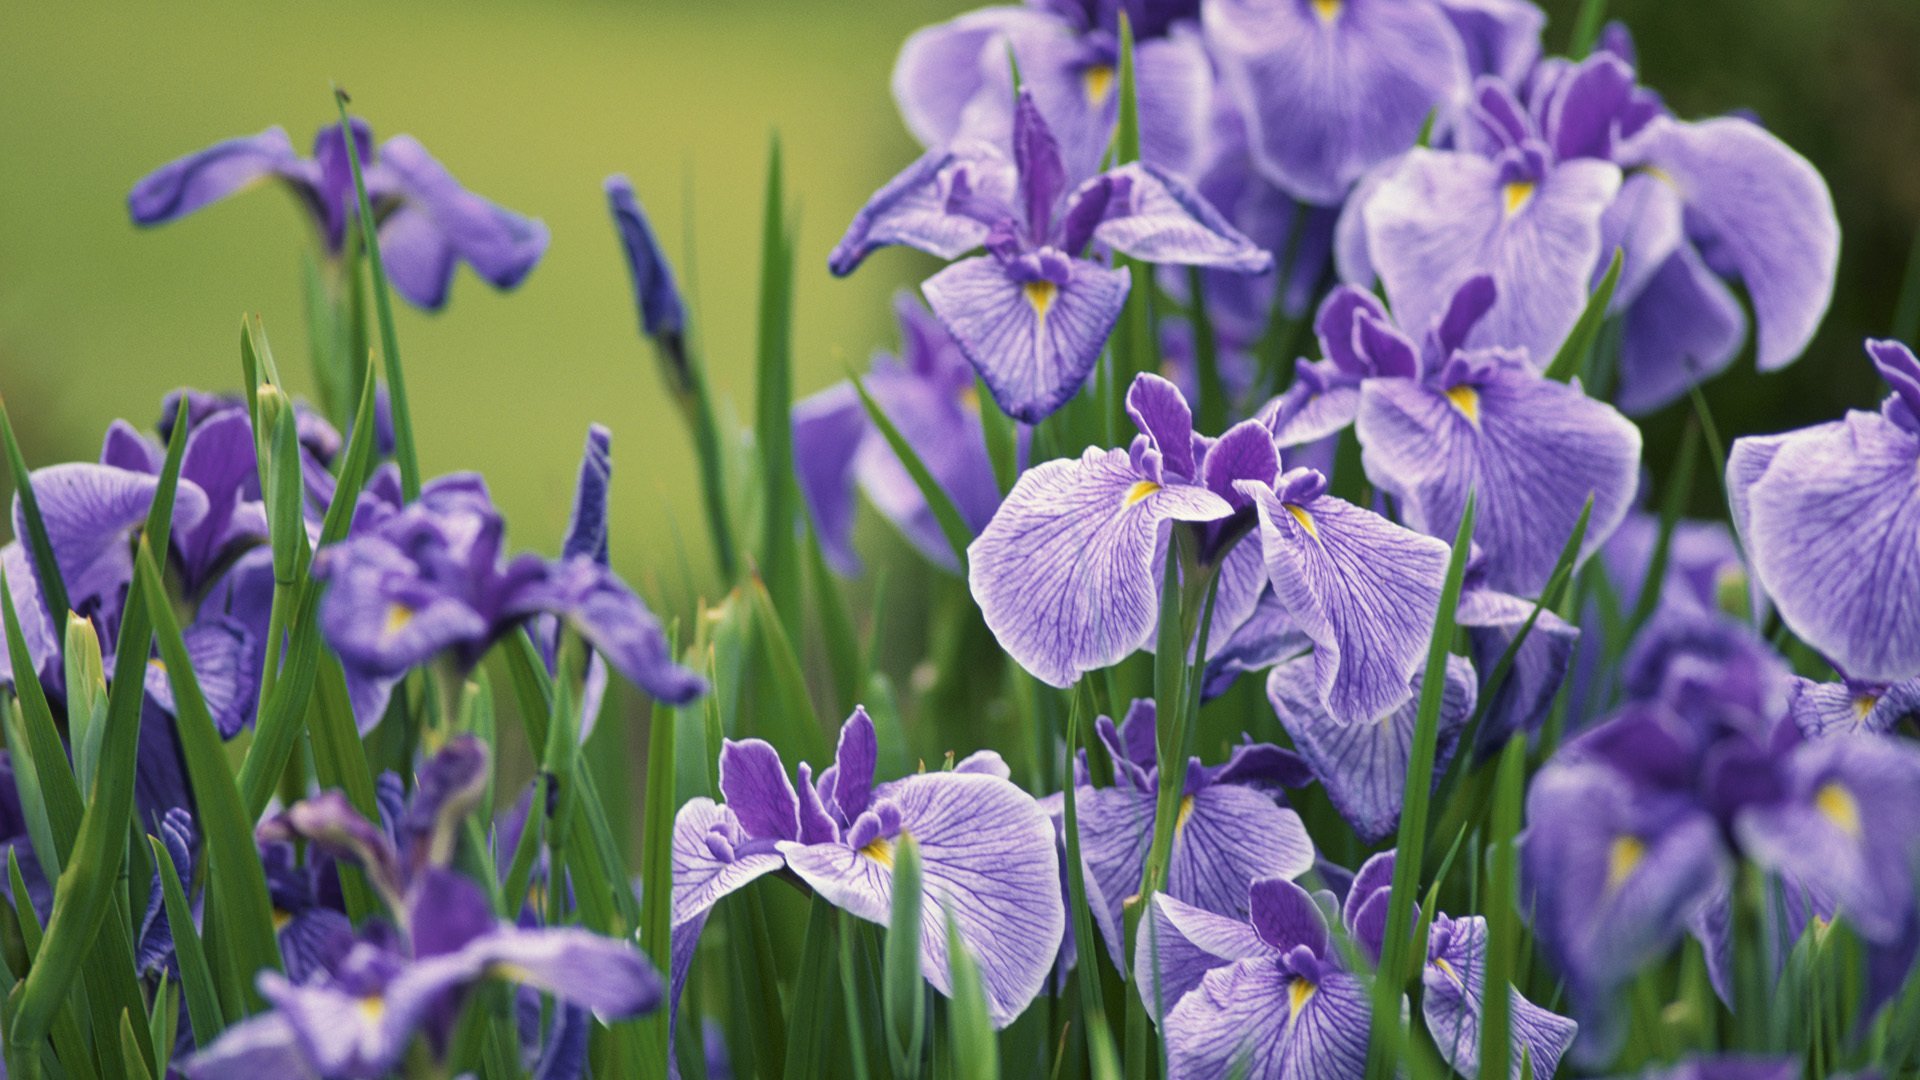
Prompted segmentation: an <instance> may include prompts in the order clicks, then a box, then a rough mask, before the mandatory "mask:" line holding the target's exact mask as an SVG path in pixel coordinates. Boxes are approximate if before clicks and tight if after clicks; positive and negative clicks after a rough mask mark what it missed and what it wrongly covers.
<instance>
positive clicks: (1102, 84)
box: [1080, 64, 1113, 105]
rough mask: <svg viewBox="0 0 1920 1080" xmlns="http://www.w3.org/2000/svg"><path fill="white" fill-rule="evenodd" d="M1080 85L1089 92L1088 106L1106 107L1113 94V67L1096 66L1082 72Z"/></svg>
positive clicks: (1108, 65)
mask: <svg viewBox="0 0 1920 1080" xmlns="http://www.w3.org/2000/svg"><path fill="white" fill-rule="evenodd" d="M1080 85H1081V87H1082V88H1084V89H1085V90H1086V92H1087V104H1089V105H1105V104H1106V103H1107V98H1108V97H1110V96H1112V94H1113V65H1112V64H1094V65H1093V66H1091V67H1089V68H1087V69H1086V70H1085V71H1082V72H1081V73H1080Z"/></svg>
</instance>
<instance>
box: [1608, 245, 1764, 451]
mask: <svg viewBox="0 0 1920 1080" xmlns="http://www.w3.org/2000/svg"><path fill="white" fill-rule="evenodd" d="M1746 340H1747V319H1746V313H1745V312H1744V311H1743V310H1742V309H1741V307H1740V300H1739V298H1738V297H1736V296H1734V295H1733V290H1731V289H1729V288H1727V286H1726V283H1725V282H1723V281H1721V280H1720V279H1719V278H1717V277H1715V276H1713V273H1712V271H1710V270H1708V269H1707V265H1706V263H1705V262H1704V261H1702V260H1701V258H1700V254H1699V252H1697V251H1696V250H1694V248H1693V246H1692V245H1691V244H1682V245H1680V246H1679V247H1678V248H1676V249H1675V250H1674V252H1673V254H1672V255H1670V256H1669V257H1668V258H1667V260H1666V261H1665V262H1663V263H1661V264H1660V265H1659V267H1658V268H1657V269H1656V270H1655V271H1654V272H1653V274H1652V276H1651V277H1649V278H1648V279H1647V282H1646V286H1645V287H1644V288H1642V289H1641V290H1640V293H1639V295H1638V296H1637V297H1636V298H1635V299H1634V301H1633V303H1632V305H1631V306H1629V307H1628V308H1627V311H1626V316H1625V319H1624V323H1623V328H1622V332H1621V337H1620V387H1619V390H1618V391H1617V392H1616V394H1615V395H1614V396H1615V397H1616V398H1618V399H1619V402H1620V408H1622V409H1623V410H1625V411H1627V412H1629V413H1632V414H1634V415H1636V416H1640V415H1644V414H1646V413H1650V412H1652V411H1654V410H1655V409H1658V408H1661V407H1662V406H1664V405H1667V404H1669V403H1671V402H1673V401H1675V400H1678V399H1679V398H1680V397H1681V396H1682V395H1684V394H1685V393H1686V392H1687V389H1688V388H1689V387H1692V386H1696V385H1698V384H1700V383H1703V382H1705V381H1707V380H1708V379H1711V378H1713V377H1714V376H1715V375H1718V374H1720V373H1721V372H1722V371H1725V370H1726V369H1727V366H1728V365H1729V364H1732V363H1733V360H1734V357H1736V356H1738V355H1739V354H1740V347H1741V346H1742V345H1744V344H1746Z"/></svg>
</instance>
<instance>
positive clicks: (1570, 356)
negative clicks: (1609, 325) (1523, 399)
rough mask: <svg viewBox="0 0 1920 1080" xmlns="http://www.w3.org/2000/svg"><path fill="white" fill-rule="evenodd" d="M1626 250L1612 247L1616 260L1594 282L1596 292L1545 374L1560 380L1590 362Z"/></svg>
mask: <svg viewBox="0 0 1920 1080" xmlns="http://www.w3.org/2000/svg"><path fill="white" fill-rule="evenodd" d="M1624 257H1625V255H1624V253H1623V252H1622V251H1621V250H1620V249H1619V248H1614V249H1613V261H1611V262H1609V263H1608V264H1607V272H1606V274H1605V275H1604V276H1603V277H1601V279H1600V284H1599V285H1598V286H1595V288H1594V290H1593V295H1591V296H1589V297H1587V306H1586V309H1585V310H1583V311H1581V312H1580V318H1578V319H1576V320H1575V321H1574V324H1573V329H1572V330H1570V331H1568V332H1567V340H1565V341H1563V342H1561V343H1560V351H1559V352H1557V353H1554V354H1553V362H1552V363H1551V364H1548V365H1547V370H1546V376H1547V378H1549V379H1558V380H1559V381H1561V382H1566V381H1567V380H1569V379H1571V378H1573V377H1574V376H1575V375H1578V374H1579V373H1580V370H1581V369H1582V368H1584V367H1585V366H1586V364H1587V356H1588V355H1589V354H1590V353H1592V352H1593V342H1594V339H1595V338H1597V337H1599V336H1600V324H1601V323H1603V322H1606V321H1607V305H1609V304H1611V303H1613V290H1614V288H1615V287H1617V286H1618V285H1619V284H1620V265H1621V261H1622V259H1623V258H1624Z"/></svg>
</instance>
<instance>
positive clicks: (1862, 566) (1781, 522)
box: [1729, 412, 1920, 682]
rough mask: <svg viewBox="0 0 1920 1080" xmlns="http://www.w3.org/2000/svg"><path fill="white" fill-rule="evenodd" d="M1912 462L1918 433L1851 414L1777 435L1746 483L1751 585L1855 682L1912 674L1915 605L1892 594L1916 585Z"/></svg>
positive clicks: (1919, 662)
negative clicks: (1757, 473)
mask: <svg viewBox="0 0 1920 1080" xmlns="http://www.w3.org/2000/svg"><path fill="white" fill-rule="evenodd" d="M1741 441H1742V442H1745V441H1746V440H1741ZM1916 462H1920V439H1916V437H1915V436H1914V435H1912V434H1910V433H1908V432H1906V431H1904V430H1902V429H1901V428H1899V427H1898V426H1896V425H1894V424H1893V423H1892V422H1890V421H1888V420H1887V419H1885V418H1884V417H1882V416H1881V415H1880V414H1878V413H1864V412H1853V413H1849V414H1847V418H1846V420H1845V421H1844V422H1842V423H1840V424H1835V425H1824V426H1822V427H1818V428H1812V429H1809V430H1807V431H1802V432H1798V433H1795V434H1794V435H1791V436H1788V437H1786V438H1785V439H1784V440H1782V441H1781V442H1780V444H1779V447H1778V450H1777V452H1776V453H1775V454H1774V455H1773V458H1772V461H1771V464H1769V465H1768V466H1767V467H1766V471H1765V473H1764V475H1762V476H1761V478H1760V479H1759V480H1758V481H1757V482H1756V483H1754V484H1752V485H1751V487H1749V488H1748V489H1747V494H1746V503H1747V512H1748V515H1749V520H1748V521H1747V527H1746V528H1743V529H1742V539H1743V540H1744V541H1745V542H1746V548H1747V551H1748V552H1749V553H1750V554H1751V556H1752V559H1753V565H1754V569H1755V572H1756V573H1757V574H1758V576H1759V578H1760V583H1761V584H1762V585H1763V586H1764V587H1765V588H1766V590H1767V593H1768V594H1769V595H1770V596H1772V597H1773V600H1774V604H1775V605H1776V606H1777V607H1778V608H1779V610H1780V615H1781V617H1782V618H1783V619H1785V620H1786V622H1787V625H1788V626H1790V627H1792V628H1793V631H1794V633H1796V634H1798V635H1799V636H1800V638H1801V640H1803V641H1805V642H1806V643H1807V644H1809V645H1811V646H1813V647H1814V648H1816V649H1818V650H1820V651H1821V652H1822V653H1824V654H1826V655H1827V656H1828V657H1829V658H1830V659H1832V660H1833V662H1834V663H1835V664H1836V665H1838V666H1839V667H1840V668H1841V670H1843V671H1845V672H1846V673H1847V674H1848V675H1849V676H1852V677H1853V678H1856V679H1871V680H1875V681H1879V682H1895V681H1899V680H1902V679H1906V678H1910V677H1912V676H1913V675H1915V674H1920V608H1916V607H1915V606H1914V605H1911V604H1904V603H1896V602H1892V601H1891V600H1890V598H1892V597H1898V596H1906V595H1910V591H1911V590H1912V589H1920V541H1917V540H1916V539H1915V538H1916V536H1920V482H1917V481H1916V477H1915V468H1916ZM1729 468H1730V469H1731V468H1732V466H1731V465H1730V466H1729Z"/></svg>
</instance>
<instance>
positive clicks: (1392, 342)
mask: <svg viewBox="0 0 1920 1080" xmlns="http://www.w3.org/2000/svg"><path fill="white" fill-rule="evenodd" d="M1498 306H1499V298H1498V296H1497V293H1496V290H1495V286H1494V284H1493V279H1492V278H1490V277H1487V276H1485V275H1478V276H1475V277H1471V278H1468V279H1467V280H1465V281H1464V282H1463V283H1462V284H1461V285H1460V286H1459V288H1458V289H1457V290H1456V291H1455V292H1454V293H1453V294H1452V295H1451V296H1450V298H1449V299H1448V300H1447V302H1446V305H1445V307H1444V308H1443V309H1441V310H1439V311H1438V312H1436V313H1435V314H1434V316H1433V318H1432V320H1431V321H1430V322H1427V323H1425V324H1421V323H1415V322H1410V321H1409V317H1408V316H1407V315H1406V313H1405V312H1401V313H1400V315H1399V323H1398V325H1397V326H1396V325H1395V323H1394V321H1393V319H1392V318H1391V317H1390V316H1389V315H1388V314H1387V311H1386V309H1385V307H1383V306H1382V305H1381V303H1380V301H1379V300H1377V299H1375V298H1374V297H1373V296H1372V295H1371V294H1369V293H1366V292H1363V291H1362V290H1360V289H1356V288H1354V287H1352V286H1341V287H1340V288H1337V289H1335V290H1334V291H1333V292H1332V293H1331V294H1329V295H1328V297H1327V299H1326V300H1325V302H1323V303H1322V304H1321V305H1320V312H1319V314H1318V315H1317V316H1316V317H1315V319H1314V331H1315V333H1316V334H1317V335H1318V337H1319V339H1320V347H1321V350H1322V352H1323V353H1324V355H1325V357H1326V359H1324V360H1321V361H1319V362H1310V363H1305V364H1302V365H1301V366H1300V368H1299V369H1298V370H1299V377H1298V381H1297V382H1296V383H1295V385H1294V386H1293V387H1292V388H1291V389H1289V390H1288V391H1287V393H1286V394H1284V395H1282V396H1281V397H1280V399H1279V400H1278V402H1277V403H1276V404H1275V405H1273V406H1270V407H1269V409H1270V412H1271V414H1272V418H1273V422H1274V424H1275V426H1276V429H1277V430H1278V431H1279V433H1280V434H1279V440H1280V443H1281V445H1283V446H1291V445H1297V444H1300V443H1305V442H1312V441H1315V440H1318V439H1322V438H1325V437H1326V436H1328V435H1330V434H1332V433H1333V432H1335V431H1338V430H1339V429H1340V428H1342V427H1344V426H1346V424H1347V423H1349V422H1351V423H1353V424H1355V433H1356V434H1357V436H1358V437H1359V440H1360V445H1361V448H1362V451H1363V453H1362V462H1363V464H1364V466H1365V468H1366V471H1367V477H1368V479H1370V480H1372V481H1373V482H1374V484H1376V485H1377V486H1379V487H1380V488H1381V489H1382V490H1384V491H1386V492H1388V493H1390V494H1392V495H1393V496H1395V498H1396V499H1398V500H1399V502H1400V505H1401V508H1402V513H1403V514H1404V515H1405V518H1406V520H1407V522H1408V524H1410V525H1412V526H1414V527H1415V528H1418V529H1420V530H1422V531H1424V532H1428V533H1433V534H1435V535H1451V534H1452V532H1453V531H1454V529H1455V528H1456V527H1457V526H1458V524H1459V521H1460V515H1461V513H1462V512H1463V511H1464V510H1465V508H1466V500H1467V493H1468V492H1469V491H1473V492H1475V495H1476V500H1477V505H1478V514H1477V516H1476V518H1475V521H1476V524H1475V527H1474V537H1475V540H1476V543H1477V546H1478V547H1480V548H1481V549H1482V562H1481V564H1480V567H1479V572H1478V576H1479V578H1480V579H1481V581H1482V582H1483V583H1484V584H1485V585H1487V586H1489V587H1491V588H1495V589H1499V590H1502V591H1504V592H1511V593H1516V594H1519V595H1522V596H1533V595H1537V594H1538V593H1539V591H1540V590H1541V589H1542V588H1544V587H1545V586H1546V583H1547V578H1548V577H1549V576H1550V575H1551V574H1552V572H1553V568H1554V565H1555V564H1556V563H1557V562H1558V561H1559V557H1560V549H1561V548H1562V547H1564V546H1565V544H1566V540H1567V537H1568V536H1569V535H1571V534H1572V532H1573V526H1574V523H1575V522H1576V521H1578V520H1579V517H1580V512H1581V509H1582V507H1583V506H1584V505H1585V504H1586V501H1587V499H1588V497H1589V496H1591V497H1592V499H1593V511H1592V515H1591V517H1590V519H1589V521H1588V525H1587V534H1586V540H1585V542H1584V545H1583V547H1582V555H1583V557H1584V556H1586V555H1591V554H1592V553H1593V552H1595V551H1597V550H1599V548H1600V546H1601V544H1603V543H1604V542H1605V541H1606V539H1607V537H1608V536H1609V535H1611V534H1612V532H1613V530H1614V528H1615V527H1616V526H1617V525H1618V524H1619V523H1620V522H1621V520H1622V519H1624V518H1625V516H1626V514H1627V511H1628V510H1629V509H1630V508H1631V507H1632V504H1633V496H1634V492H1635V490H1636V488H1637V486H1638V470H1639V463H1640V432H1639V429H1637V428H1635V427H1634V426H1633V424H1632V423H1631V422H1629V421H1628V420H1627V419H1626V418H1625V417H1623V416H1621V415H1620V414H1619V413H1618V412H1616V411H1615V410H1614V409H1613V408H1612V407H1610V406H1608V405H1607V404H1605V403H1604V402H1598V401H1595V400H1593V399H1592V398H1590V397H1588V396H1586V395H1585V394H1583V393H1581V392H1580V388H1579V387H1578V386H1569V385H1567V384H1564V383H1560V382H1556V381H1554V380H1551V379H1545V378H1542V377H1540V376H1539V375H1537V374H1535V373H1534V372H1533V371H1532V370H1531V369H1530V368H1529V366H1528V365H1527V363H1526V359H1525V357H1524V356H1521V355H1518V354H1516V353H1514V352H1511V351H1509V350H1506V349H1494V348H1473V347H1468V345H1467V342H1469V341H1470V340H1472V338H1473V336H1474V335H1475V334H1476V333H1477V332H1478V329H1479V328H1480V327H1482V326H1484V325H1485V320H1486V319H1487V317H1488V316H1489V314H1490V313H1491V312H1492V311H1493V310H1495V309H1496V308H1497V307H1498ZM1422 325H1424V326H1425V330H1424V331H1423V332H1422V333H1423V336H1422V337H1421V338H1420V340H1419V342H1418V343H1417V344H1416V342H1415V340H1414V337H1413V333H1414V332H1416V331H1415V330H1414V328H1415V327H1419V326H1422ZM1523 617H1524V616H1523Z"/></svg>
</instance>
